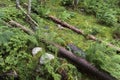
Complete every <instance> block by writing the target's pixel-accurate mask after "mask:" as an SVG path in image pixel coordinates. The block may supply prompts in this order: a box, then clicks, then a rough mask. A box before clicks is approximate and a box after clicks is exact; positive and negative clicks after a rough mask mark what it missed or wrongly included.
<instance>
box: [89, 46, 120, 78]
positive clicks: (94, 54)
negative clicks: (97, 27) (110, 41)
mask: <svg viewBox="0 0 120 80" xmlns="http://www.w3.org/2000/svg"><path fill="white" fill-rule="evenodd" d="M87 53H88V54H87V60H88V61H90V62H91V63H93V65H95V66H96V67H98V68H99V69H102V70H105V71H107V72H109V73H110V74H111V75H112V76H114V77H115V78H117V79H118V80H119V79H120V77H119V76H120V73H119V72H120V69H119V68H118V67H120V64H119V62H118V61H116V60H117V59H118V60H119V57H120V56H119V55H117V54H116V52H115V51H114V50H112V49H110V48H107V47H106V46H105V45H104V44H92V46H91V47H90V48H89V49H88V50H87Z"/></svg>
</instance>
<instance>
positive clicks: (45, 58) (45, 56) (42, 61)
mask: <svg viewBox="0 0 120 80" xmlns="http://www.w3.org/2000/svg"><path fill="white" fill-rule="evenodd" d="M54 58H55V57H54V55H52V54H49V53H45V54H43V55H42V56H41V58H40V64H46V63H47V62H49V61H50V60H52V59H54Z"/></svg>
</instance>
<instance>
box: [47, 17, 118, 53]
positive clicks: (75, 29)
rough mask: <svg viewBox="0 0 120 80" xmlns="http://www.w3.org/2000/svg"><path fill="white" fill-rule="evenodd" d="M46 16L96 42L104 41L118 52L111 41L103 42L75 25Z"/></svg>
mask: <svg viewBox="0 0 120 80" xmlns="http://www.w3.org/2000/svg"><path fill="white" fill-rule="evenodd" d="M48 18H50V19H51V20H52V21H54V22H55V23H57V24H60V25H61V26H63V27H65V28H69V29H71V30H72V31H74V32H76V33H78V34H81V35H83V36H84V37H85V38H86V39H90V40H93V41H98V42H102V43H105V44H106V45H107V46H109V47H112V48H113V49H115V50H117V51H118V52H120V48H119V47H116V46H115V45H113V44H111V43H106V42H104V41H102V40H100V39H97V38H96V37H95V36H93V35H90V34H88V35H86V34H85V33H84V31H82V30H80V29H77V28H76V27H75V26H72V25H70V24H68V23H66V22H64V21H61V20H59V19H57V18H56V17H54V16H48Z"/></svg>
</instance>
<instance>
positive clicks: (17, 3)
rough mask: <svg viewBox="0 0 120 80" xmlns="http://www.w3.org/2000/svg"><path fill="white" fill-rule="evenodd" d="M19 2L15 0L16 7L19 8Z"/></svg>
mask: <svg viewBox="0 0 120 80" xmlns="http://www.w3.org/2000/svg"><path fill="white" fill-rule="evenodd" d="M19 5H20V0H16V7H17V8H19Z"/></svg>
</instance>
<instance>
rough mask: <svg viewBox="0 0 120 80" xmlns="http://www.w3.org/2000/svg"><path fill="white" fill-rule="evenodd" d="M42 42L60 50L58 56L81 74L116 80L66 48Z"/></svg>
mask: <svg viewBox="0 0 120 80" xmlns="http://www.w3.org/2000/svg"><path fill="white" fill-rule="evenodd" d="M10 22H11V23H12V25H15V26H17V27H20V28H21V29H22V30H23V31H25V32H27V33H31V31H30V30H29V29H28V28H25V26H22V25H20V24H19V23H16V22H15V21H10ZM21 26H22V27H21ZM33 33H34V32H32V33H31V34H33ZM40 41H41V42H43V43H45V44H48V45H53V46H55V47H56V48H57V49H58V55H61V56H63V57H64V58H66V59H68V60H70V61H71V62H72V63H73V64H74V65H75V66H76V67H77V68H78V69H79V70H80V71H81V72H83V73H86V74H88V75H89V76H93V77H94V78H96V79H97V80H116V79H115V78H114V77H112V76H111V75H109V74H107V73H104V72H101V71H99V70H98V69H97V68H95V67H94V66H92V65H91V64H90V63H89V62H87V61H86V60H85V59H83V58H80V57H78V56H75V55H74V54H73V53H72V52H70V51H67V50H66V49H65V48H63V47H61V46H59V45H57V44H55V43H51V42H49V41H46V40H44V39H41V40H40Z"/></svg>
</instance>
